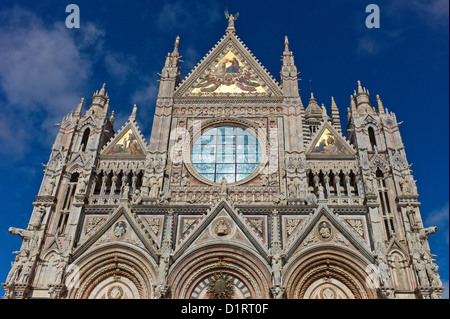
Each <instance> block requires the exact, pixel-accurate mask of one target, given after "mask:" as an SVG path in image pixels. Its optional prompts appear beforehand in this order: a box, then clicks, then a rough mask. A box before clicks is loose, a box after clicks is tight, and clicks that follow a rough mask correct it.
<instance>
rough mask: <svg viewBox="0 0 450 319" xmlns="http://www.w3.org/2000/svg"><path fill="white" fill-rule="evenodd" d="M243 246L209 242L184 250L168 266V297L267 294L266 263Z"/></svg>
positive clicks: (227, 296) (205, 297)
mask: <svg viewBox="0 0 450 319" xmlns="http://www.w3.org/2000/svg"><path fill="white" fill-rule="evenodd" d="M242 249H243V248H242V247H239V248H236V247H223V246H222V247H215V246H214V245H211V246H209V247H203V248H200V247H199V248H197V249H196V250H194V251H191V252H190V253H187V254H186V256H185V257H182V258H180V262H178V263H175V264H174V265H173V267H172V268H171V270H170V275H169V276H170V287H171V298H173V299H264V298H269V283H270V276H269V275H268V274H269V271H268V267H267V264H266V263H265V261H264V260H263V259H262V258H261V257H257V255H256V254H253V253H252V252H250V251H245V253H244V251H243V250H242Z"/></svg>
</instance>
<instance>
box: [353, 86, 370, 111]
mask: <svg viewBox="0 0 450 319" xmlns="http://www.w3.org/2000/svg"><path fill="white" fill-rule="evenodd" d="M355 98H356V106H357V107H358V108H359V107H360V106H361V105H364V106H369V107H370V103H369V94H368V93H367V91H366V88H363V87H362V86H361V81H358V93H357V94H356V95H355Z"/></svg>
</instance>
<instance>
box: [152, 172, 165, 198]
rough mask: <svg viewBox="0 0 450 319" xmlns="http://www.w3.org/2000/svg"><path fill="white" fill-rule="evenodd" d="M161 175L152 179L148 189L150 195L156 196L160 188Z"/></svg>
mask: <svg viewBox="0 0 450 319" xmlns="http://www.w3.org/2000/svg"><path fill="white" fill-rule="evenodd" d="M161 179H162V178H161V177H159V178H155V179H153V182H152V188H151V189H150V197H151V198H158V196H159V190H160V189H161Z"/></svg>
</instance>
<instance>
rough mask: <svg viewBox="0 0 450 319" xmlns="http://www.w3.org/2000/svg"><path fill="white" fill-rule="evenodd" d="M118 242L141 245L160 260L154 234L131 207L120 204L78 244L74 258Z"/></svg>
mask: <svg viewBox="0 0 450 319" xmlns="http://www.w3.org/2000/svg"><path fill="white" fill-rule="evenodd" d="M117 242H123V243H127V244H133V245H135V246H137V247H141V248H143V249H145V250H147V251H148V252H149V253H150V255H151V256H153V257H154V259H155V260H158V257H157V250H158V247H157V245H156V243H155V241H154V240H153V238H152V236H151V235H150V233H149V232H148V230H147V229H146V228H145V226H143V225H142V221H141V220H140V219H139V217H137V216H136V217H135V216H133V214H132V213H131V211H130V210H129V208H128V207H127V206H123V205H119V207H118V208H117V209H116V210H115V211H114V212H113V213H111V214H110V215H109V216H108V218H107V219H106V220H105V221H103V222H102V224H101V225H100V226H98V227H96V228H95V229H94V230H92V232H91V234H90V236H88V237H87V238H86V240H85V241H83V242H82V243H81V244H80V245H78V247H77V248H76V249H75V251H74V253H73V256H74V259H76V258H78V257H79V256H81V255H82V254H83V253H84V252H86V251H87V250H89V249H91V248H94V247H96V246H99V245H102V244H107V243H111V244H113V243H117Z"/></svg>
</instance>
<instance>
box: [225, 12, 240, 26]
mask: <svg viewBox="0 0 450 319" xmlns="http://www.w3.org/2000/svg"><path fill="white" fill-rule="evenodd" d="M225 17H226V18H227V19H228V29H234V21H236V20H237V19H238V17H239V12H237V13H235V14H234V15H232V14H229V13H228V9H225Z"/></svg>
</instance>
